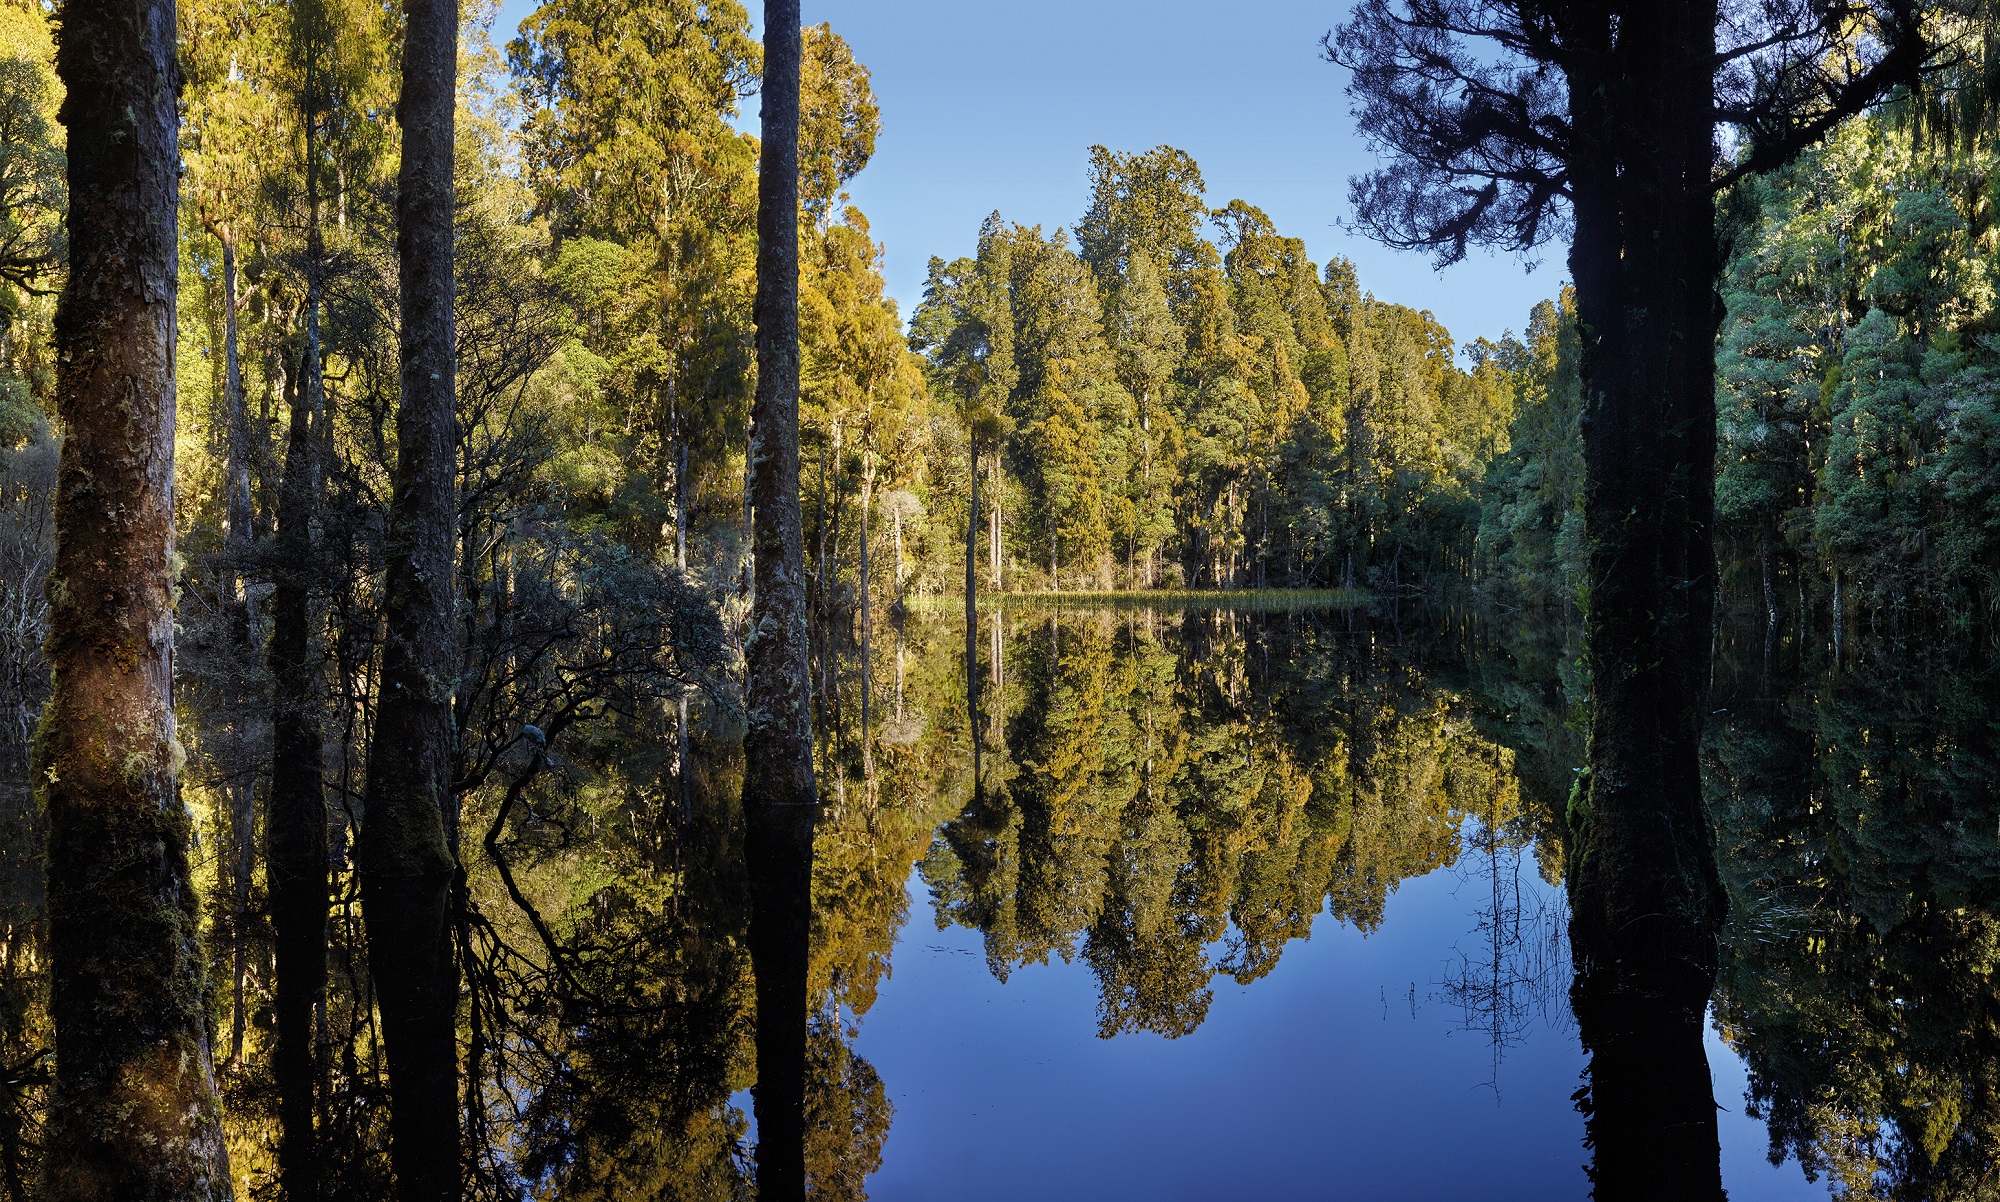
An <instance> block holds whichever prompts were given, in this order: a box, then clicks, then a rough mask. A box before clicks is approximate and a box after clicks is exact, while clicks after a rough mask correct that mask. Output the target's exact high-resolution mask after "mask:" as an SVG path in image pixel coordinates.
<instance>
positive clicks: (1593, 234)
mask: <svg viewBox="0 0 2000 1202" xmlns="http://www.w3.org/2000/svg"><path fill="white" fill-rule="evenodd" d="M1616 7H1617V8H1618V9H1619V10H1620V19H1619V23H1618V24H1617V26H1616V27H1615V29H1614V26H1613V24H1612V22H1611V21H1610V19H1609V17H1608V16H1606V17H1605V18H1604V19H1603V21H1602V25H1601V28H1600V29H1599V30H1598V31H1596V33H1595V34H1591V33H1590V32H1588V31H1584V32H1585V36H1586V37H1588V38H1590V39H1591V40H1592V41H1594V42H1595V43H1596V44H1595V45H1594V46H1591V47H1590V48H1589V49H1588V50H1587V52H1585V53H1583V54H1580V55H1578V56H1577V60H1576V61H1577V63H1578V64H1579V65H1576V66H1573V67H1572V68H1571V74H1570V80H1569V84H1570V86H1569V94H1570V107H1571V119H1572V122H1573V127H1574V130H1575V141H1574V152H1573V156H1572V160H1571V178H1572V179H1573V181H1574V188H1575V211H1576V233H1575V240H1574V243H1573V245H1572V249H1571V253H1570V269H1571V272H1572V273H1573V275H1574V278H1575V280H1576V293H1577V313H1578V326H1579V329H1580V330H1581V332H1582V338H1583V345H1582V349H1583V355H1582V362H1581V371H1582V378H1583V385H1584V392H1585V409H1584V418H1583V436H1584V460H1585V484H1584V520H1585V529H1586V531H1587V534H1588V537H1589V542H1590V589H1591V595H1590V607H1589V615H1588V618H1587V634H1588V641H1589V649H1590V650H1589V662H1590V668H1591V674H1592V701H1593V721H1592V730H1591V745H1590V771H1591V787H1590V798H1589V806H1588V814H1587V816H1586V817H1585V818H1584V820H1583V826H1582V829H1581V830H1580V831H1579V832H1578V833H1577V849H1576V850H1577V855H1576V859H1575V864H1574V868H1573V869H1572V872H1571V876H1570V897H1571V907H1572V927H1571V930H1572V944H1573V951H1574V954H1575V956H1576V961H1577V970H1578V977H1579V981H1578V991H1579V994H1580V996H1587V997H1590V998H1596V999H1605V998H1609V999H1612V1000H1610V1001H1608V1002H1607V1001H1600V1002H1599V1003H1598V1004H1600V1005H1603V1006H1605V1007H1607V1008H1608V1009H1610V1010H1613V1011H1618V1012H1642V1013H1646V1014H1651V1015H1654V1016H1656V1021H1655V1022H1654V1023H1653V1024H1652V1025H1654V1026H1661V1027H1663V1028H1665V1027H1671V1028H1672V1030H1673V1031H1674V1032H1675V1034H1674V1036H1673V1040H1674V1041H1677V1043H1676V1046H1677V1047H1679V1045H1682V1044H1686V1043H1687V1038H1688V1037H1687V1035H1686V1031H1685V1030H1683V1028H1685V1027H1687V1026H1688V1025H1689V1024H1692V1029H1693V1031H1694V1033H1695V1034H1694V1036H1693V1037H1692V1038H1693V1044H1692V1047H1691V1049H1689V1048H1681V1049H1680V1050H1678V1051H1675V1052H1673V1053H1672V1054H1673V1055H1676V1056H1681V1055H1683V1054H1684V1055H1686V1056H1692V1057H1695V1058H1699V1057H1701V1055H1702V1052H1701V1049H1700V1042H1699V1030H1700V1022H1701V1015H1702V1013H1703V1009H1704V1007H1705V1005H1706V1003H1707V999H1708V994H1709V991H1710V989H1711V988H1712V987H1713V985H1714V981H1715V972H1716V955H1717V951H1716V934H1717V931H1718V929H1719V926H1720V923H1721V919H1722V915H1723V910H1724V906H1725V902H1724V899H1723V895H1722V889H1721V884H1720V881H1719V878H1718V875H1717V871H1716V864H1715V847H1714V836H1713V833H1712V831H1711V829H1710V826H1709V822H1708V816H1707V813H1706V811H1705V809H1704V807H1703V804H1702V797H1701V780H1700V771H1699V763H1698V756H1699V748H1700V737H1701V727H1702V721H1703V716H1704V714H1705V713H1706V710H1707V698H1708V660H1709V652H1710V631H1711V629H1712V624H1713V608H1714V589H1715V582H1714V548H1713V541H1712V540H1713V532H1712V523H1713V512H1714V461H1715V407H1714V370H1715V354H1714V334H1715V331H1716V329H1717V325H1718V321H1717V317H1718V311H1719V306H1718V304H1717V300H1716V296H1715V292H1714V280H1715V274H1716V273H1715V266H1716V249H1715V229H1714V202H1713V200H1712V193H1711V181H1710V170H1711V164H1712V163H1713V149H1712V137H1713V118H1712V115H1711V114H1712V111H1713V103H1712V99H1711V95H1712V86H1713V85H1712V82H1711V78H1712V74H1713V70H1714V56H1715V23H1716V0H1660V2H1658V3H1647V4H1625V5H1620V6H1616ZM1628 1038H1638V1037H1629V1036H1628V1033H1625V1032H1622V1031H1618V1030H1616V1029H1615V1028H1614V1030H1613V1031H1612V1032H1611V1033H1610V1034H1606V1035H1603V1036H1602V1037H1601V1038H1600V1039H1599V1042H1598V1044H1597V1045H1595V1046H1596V1047H1597V1048H1598V1050H1599V1051H1600V1052H1603V1053H1605V1054H1607V1055H1614V1056H1615V1055H1621V1054H1622V1053H1620V1052H1618V1051H1616V1049H1617V1048H1619V1047H1623V1046H1625V1045H1624V1044H1623V1043H1621V1041H1625V1040H1628ZM1648 1054H1650V1053H1648ZM1660 1054H1661V1055H1666V1054H1667V1053H1666V1052H1661V1053H1660ZM1677 1079H1678V1078H1677ZM1689 1079H1690V1080H1691V1079H1692V1078H1691V1077H1690V1078H1689ZM1706 1079H1707V1078H1706V1074H1705V1072H1704V1073H1703V1074H1702V1081H1703V1082H1704V1085H1703V1088H1706V1085H1705V1082H1706ZM1605 1104H1608V1099H1607V1102H1606V1103H1605ZM1706 1130H1707V1132H1708V1134H1707V1135H1706V1136H1694V1137H1691V1138H1698V1139H1699V1138H1705V1139H1706V1140H1707V1141H1708V1142H1707V1144H1706V1147H1707V1151H1706V1153H1704V1154H1703V1156H1702V1157H1695V1158H1694V1159H1696V1160H1700V1159H1704V1158H1705V1160H1706V1167H1705V1168H1702V1167H1699V1166H1694V1165H1692V1163H1691V1162H1690V1161H1689V1153H1688V1151H1687V1149H1686V1148H1683V1147H1680V1146H1679V1145H1677V1144H1675V1142H1674V1141H1672V1140H1666V1139H1661V1140H1657V1141H1655V1142H1654V1143H1653V1144H1652V1145H1650V1147H1651V1149H1652V1152H1653V1155H1654V1162H1653V1163H1651V1164H1642V1165H1639V1166H1636V1167H1633V1168H1632V1171H1631V1172H1629V1173H1628V1174H1627V1175H1626V1176H1625V1177H1624V1178H1622V1180H1626V1181H1630V1182H1633V1183H1635V1185H1637V1186H1639V1187H1642V1188H1650V1189H1653V1190H1658V1189H1659V1188H1661V1185H1660V1183H1661V1182H1663V1181H1665V1180H1667V1179H1668V1177H1666V1176H1661V1175H1663V1174H1665V1175H1672V1179H1673V1180H1674V1181H1676V1182H1678V1183H1679V1186H1678V1187H1667V1188H1666V1193H1665V1194H1664V1195H1662V1194H1658V1193H1647V1194H1646V1195H1645V1196H1649V1197H1650V1196H1673V1197H1680V1198H1700V1197H1707V1198H1715V1197H1719V1196H1720V1190H1719V1186H1718V1185H1717V1184H1716V1181H1717V1178H1716V1175H1715V1168H1714V1156H1715V1154H1716V1153H1715V1151H1714V1147H1715V1145H1714V1134H1713V1133H1714V1122H1713V1118H1712V1117H1711V1118H1710V1119H1709V1120H1708V1125H1707V1128H1706ZM1632 1150H1633V1153H1634V1154H1635V1155H1644V1154H1646V1146H1645V1145H1643V1141H1641V1142H1640V1143H1637V1144H1635V1145H1634V1146H1633V1149H1632ZM1649 1182H1650V1184H1648V1183H1649ZM1598 1188H1599V1192H1598V1196H1599V1197H1600V1198H1611V1197H1625V1196H1639V1195H1637V1194H1628V1193H1623V1192H1620V1191H1619V1190H1616V1189H1613V1188H1612V1187H1611V1186H1609V1185H1608V1184H1607V1183H1606V1181H1605V1180H1602V1179H1601V1180H1600V1181H1599V1187H1598Z"/></svg>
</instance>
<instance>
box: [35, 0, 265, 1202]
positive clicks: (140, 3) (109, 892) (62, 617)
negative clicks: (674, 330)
mask: <svg viewBox="0 0 2000 1202" xmlns="http://www.w3.org/2000/svg"><path fill="white" fill-rule="evenodd" d="M174 31H175V12H174V7H173V5H172V4H171V3H168V2H166V0H104V2H103V3H93V4H71V5H67V6H65V8H64V9H63V14H62V24H61V30H60V36H59V39H58V41H57V57H56V67H57V72H58V74H59V75H60V77H61V79H62V82H63V86H64V87H65V88H66V89H67V96H66V98H65V100H64V102H63V109H62V119H63V123H64V124H65V125H66V126H67V127H68V130H69V193H70V209H69V249H70V261H69V279H68V281H67V284H66V286H65V288H64V291H63V297H62V303H61V307H60V309H59V311H58V314H57V321H56V340H57V344H58V346H59V347H60V348H61V351H60V362H61V369H60V372H59V375H58V380H57V405H58V409H59V411H60V415H61V417H62V420H63V425H64V428H65V430H66V437H65V438H64V441H63V448H62V460H61V465H60V469H59V477H58V483H57V493H56V496H57V500H56V516H55V528H56V563H55V567H54V570H53V571H52V572H51V573H50V576H49V585H48V591H49V602H50V612H49V639H48V658H49V663H50V665H51V667H52V668H53V672H54V691H53V693H52V694H51V696H50V698H49V702H48V707H47V709H46V711H45V712H44V714H43V717H42V727H41V731H40V734H39V737H38V740H37V742H38V746H37V754H36V757H35V766H34V775H35V778H36V781H37V783H38V784H39V786H40V788H41V793H42V801H43V805H44V806H45V807H46V808H47V813H48V830H49V845H48V908H49V909H48V913H49V954H50V959H51V966H52V970H53V976H54V993H53V999H52V1002H51V1013H52V1015H53V1018H54V1024H55V1039H56V1067H55V1090H54V1095H53V1098H52V1101H51V1110H50V1114H49V1119H48V1124H47V1135H46V1141H47V1142H46V1146H45V1149H44V1157H43V1164H44V1167H45V1177H44V1180H43V1182H42V1188H41V1191H40V1196H41V1197H43V1198H47V1199H50V1200H51V1202H70V1200H72V1199H75V1200H78V1202H82V1200H88V1199H102V1198H119V1199H130V1200H132V1202H186V1200H189V1199H213V1200H216V1202H221V1200H222V1199H227V1198H228V1197H229V1196H230V1179H229V1164H228V1156H227V1153H226V1151H225V1148H224V1144H223V1133H222V1126H221V1116H220V1114H219V1113H218V1110H217V1105H216V1097H215V1082H214V1077H213V1068H212V1061H211V1056H210V1048H209V1031H208V1015H207V1013H206V990H205V988H204V982H203V971H202V964H201V957H200V954H199V940H198V938H197V929H196V904H195V897H194V892H193V888H192V883H191V881H190V879H189V873H190V868H189V863H188V843H189V836H190V831H189V829H188V827H189V824H188V812H187V809H186V807H185V806H183V805H182V803H181V799H180V794H179V790H178V775H179V772H180V768H181V764H182V758H183V753H182V750H181V743H180V740H179V739H178V738H177V737H176V735H175V730H174V711H173V681H172V672H173V654H174V642H173V628H174V626H173V614H172V606H173V600H172V590H173V575H172V573H173V569H172V559H173V555H174V527H173V493H174V402H175V377H174V337H175V294H176V289H177V287H178V267H179V264H178V255H177V246H178V243H177V234H178V224H177V222H178V211H177V210H178V204H179V195H180V181H179V172H180V155H179V147H178V145H177V136H178V133H179V128H180V116H179V112H178V108H177V104H178V99H179V92H180V75H179V65H178V61H177V53H176V47H175V45H174Z"/></svg>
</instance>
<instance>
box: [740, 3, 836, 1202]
mask: <svg viewBox="0 0 2000 1202" xmlns="http://www.w3.org/2000/svg"><path fill="white" fill-rule="evenodd" d="M801 40H802V39H801V33H800V29H799V5H798V0H765V4H764V81H763V90H762V97H763V109H764V111H763V146H762V151H761V153H762V162H761V170H760V173H759V176H758V181H757V300H756V320H757V394H756V399H755V402H754V405H753V408H752V412H751V438H750V469H749V470H750V475H751V496H752V500H753V503H754V506H755V508H754V510H753V516H752V536H753V562H754V572H755V582H756V583H755V590H756V599H755V601H754V602H753V604H752V607H751V614H750V625H751V634H750V643H749V648H748V659H749V682H748V699H749V710H750V714H749V730H748V732H747V734H746V735H745V737H744V740H743V750H744V761H745V769H744V774H743V814H744V822H745V826H746V830H745V833H744V846H743V855H744V861H745V866H746V868H747V869H748V875H749V878H750V929H749V944H750V958H751V965H752V967H753V969H754V970H755V973H756V977H757V1086H756V1095H755V1098H756V1116H757V1195H758V1197H759V1198H760V1199H762V1200H763V1202H802V1200H803V1199H804V1197H805V1191H806V1181H805V1073H806V957H807V953H808V949H809V945H810V938H811V929H812V853H813V824H814V818H815V815H816V813H817V811H818V805H819V802H818V796H817V792H816V789H815V786H814V781H813V761H812V711H811V708H810V693H809V686H808V681H807V670H808V662H807V661H808V656H809V647H808V643H807V638H806V613H805V548H804V538H803V532H802V529H801V526H802V522H801V518H800V513H799V307H798V306H799V292H798V288H799V70H800V57H801Z"/></svg>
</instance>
